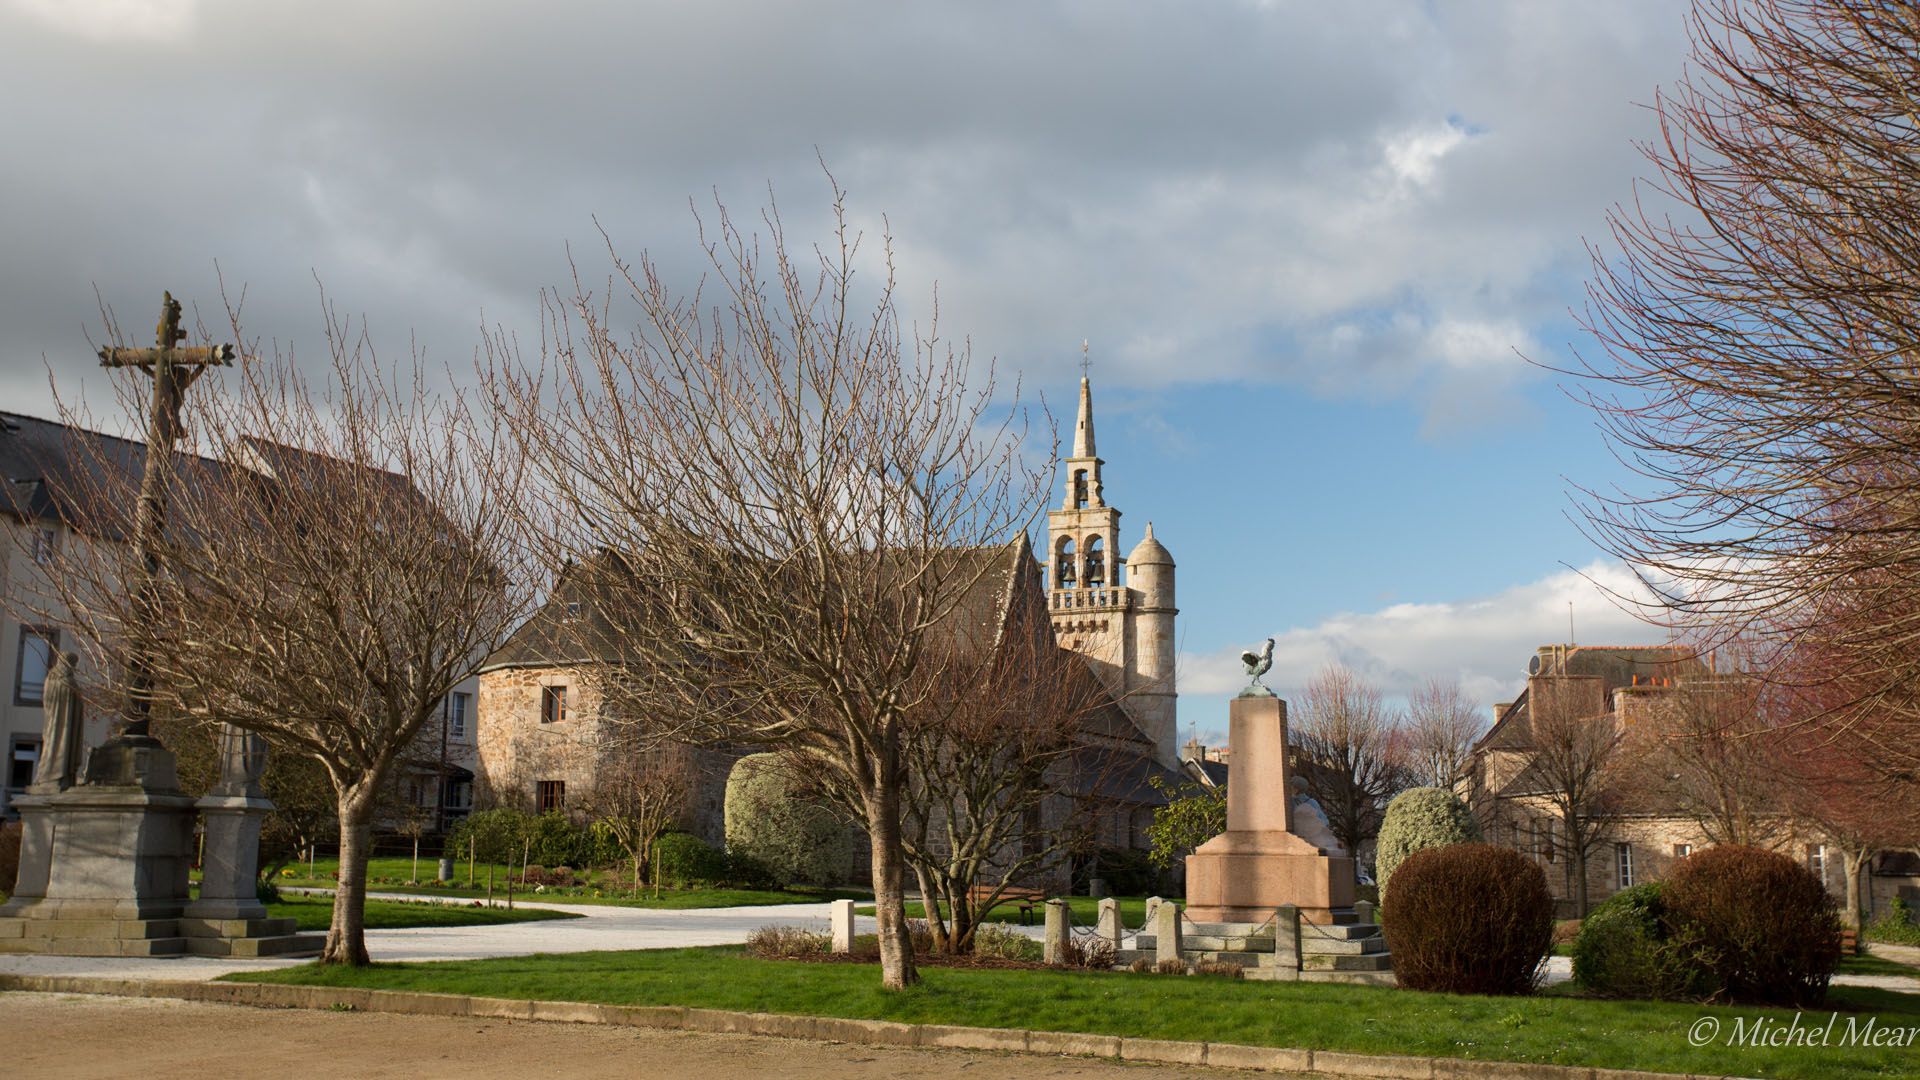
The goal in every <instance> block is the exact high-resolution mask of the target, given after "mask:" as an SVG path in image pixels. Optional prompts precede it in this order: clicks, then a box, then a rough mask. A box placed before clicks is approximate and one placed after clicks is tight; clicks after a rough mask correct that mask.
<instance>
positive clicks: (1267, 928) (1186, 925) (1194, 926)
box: [1181, 920, 1273, 940]
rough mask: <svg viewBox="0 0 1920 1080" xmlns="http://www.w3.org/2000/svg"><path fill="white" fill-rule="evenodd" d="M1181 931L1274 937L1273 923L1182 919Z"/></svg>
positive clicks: (1209, 934)
mask: <svg viewBox="0 0 1920 1080" xmlns="http://www.w3.org/2000/svg"><path fill="white" fill-rule="evenodd" d="M1181 931H1182V932H1183V933H1185V934H1197V935H1200V936H1203V937H1265V938H1267V939H1269V940H1271V939H1272V938H1273V923H1272V922H1271V921H1269V922H1263V923H1250V922H1192V921H1188V920H1182V921H1181Z"/></svg>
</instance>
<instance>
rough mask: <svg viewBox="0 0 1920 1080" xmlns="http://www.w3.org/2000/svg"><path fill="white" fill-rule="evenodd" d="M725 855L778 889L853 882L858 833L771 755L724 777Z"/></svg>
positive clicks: (751, 758)
mask: <svg viewBox="0 0 1920 1080" xmlns="http://www.w3.org/2000/svg"><path fill="white" fill-rule="evenodd" d="M726 831H727V850H728V851H729V852H731V853H733V854H735V855H739V856H744V857H745V858H747V859H750V860H752V862H753V864H754V865H756V866H758V867H760V868H762V869H763V870H764V871H765V873H766V874H767V875H768V876H769V877H770V878H771V879H772V883H773V884H776V885H780V886H786V885H792V884H794V883H796V882H806V883H808V884H811V885H838V884H840V883H842V882H844V881H846V880H847V879H848V878H850V877H852V876H853V860H854V851H855V849H856V847H857V845H858V842H859V840H858V837H859V834H858V832H857V831H856V830H855V829H853V828H852V827H851V826H849V825H847V824H846V823H845V822H843V821H842V820H841V819H840V818H839V817H838V816H837V815H836V814H834V812H833V811H832V810H831V809H829V808H828V807H826V806H825V805H823V804H821V803H820V801H819V800H818V799H815V798H812V797H810V796H809V794H808V792H806V791H805V790H804V789H803V787H802V786H801V785H800V784H798V783H796V782H795V780H794V777H793V774H792V773H791V772H790V771H789V769H788V768H787V767H786V766H785V764H784V763H783V762H782V761H781V759H780V756H779V755H777V754H749V755H747V756H746V757H743V758H741V759H740V760H739V761H737V762H735V763H734V766H733V771H732V772H731V773H729V774H728V775H727V801H726Z"/></svg>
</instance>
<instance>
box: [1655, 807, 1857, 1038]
mask: <svg viewBox="0 0 1920 1080" xmlns="http://www.w3.org/2000/svg"><path fill="white" fill-rule="evenodd" d="M1661 895H1662V898H1663V899H1664V900H1665V902H1666V905H1667V915H1666V923H1667V929H1668V933H1669V936H1670V937H1673V938H1675V939H1677V940H1680V941H1681V942H1682V943H1683V944H1684V946H1685V947H1687V948H1690V949H1693V950H1694V951H1695V954H1696V956H1697V958H1698V963H1699V965H1700V969H1701V971H1702V973H1703V974H1704V975H1705V977H1706V978H1707V979H1708V980H1709V982H1708V983H1707V988H1708V992H1709V994H1710V996H1712V997H1714V998H1716V999H1720V1000H1725V1001H1735V1002H1740V1003H1743V1004H1756V1005H1788V1006H1811V1005H1818V1004H1820V1003H1821V1002H1822V1001H1824V1000H1825V999H1826V996H1827V984H1828V982H1829V980H1831V979H1832V978H1833V970H1834V968H1835V967H1837V966H1839V963H1840V915H1839V912H1838V911H1837V910H1836V908H1835V905H1834V901H1833V897H1832V896H1830V895H1828V893H1827V890H1826V888H1825V887H1824V886H1823V885H1822V884H1821V882H1820V879H1819V878H1817V877H1815V876H1814V875H1813V872H1812V871H1811V870H1808V869H1807V868H1806V867H1804V866H1801V865H1800V864H1799V863H1797V862H1795V861H1793V860H1792V859H1789V858H1787V857H1786V856H1785V855H1782V854H1780V853H1779V852H1775V851H1765V850H1762V849H1760V848H1753V847H1739V846H1734V845H1724V846H1720V847H1710V848H1707V849H1705V850H1704V851H1696V852H1694V853H1693V854H1692V855H1689V856H1687V857H1686V858H1684V859H1682V860H1680V862H1679V864H1678V865H1677V866H1675V867H1674V869H1673V871H1672V872H1671V873H1670V874H1668V875H1667V880H1666V883H1665V886H1664V888H1663V889H1662V894H1661Z"/></svg>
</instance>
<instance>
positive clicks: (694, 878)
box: [653, 832, 728, 889]
mask: <svg viewBox="0 0 1920 1080" xmlns="http://www.w3.org/2000/svg"><path fill="white" fill-rule="evenodd" d="M653 857H654V860H655V862H656V863H658V864H659V872H660V881H661V882H662V883H663V884H666V885H669V886H672V887H673V888H676V889H692V888H699V887H702V886H708V885H719V884H721V883H723V882H725V881H726V880H727V878H728V867H727V857H726V855H725V854H724V853H722V852H719V851H715V850H714V849H713V847H712V846H711V845H709V844H708V843H707V842H706V841H705V840H702V839H700V838H699V837H697V836H695V835H693V834H692V833H683V832H670V833H666V834H664V835H663V836H661V837H660V839H658V840H656V841H654V846H653Z"/></svg>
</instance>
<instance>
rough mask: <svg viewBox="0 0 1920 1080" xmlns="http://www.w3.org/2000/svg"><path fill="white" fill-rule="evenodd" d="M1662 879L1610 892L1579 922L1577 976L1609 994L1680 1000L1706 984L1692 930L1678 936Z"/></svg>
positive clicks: (1575, 948)
mask: <svg viewBox="0 0 1920 1080" xmlns="http://www.w3.org/2000/svg"><path fill="white" fill-rule="evenodd" d="M1661 892H1662V886H1661V885H1660V883H1659V882H1650V883H1648V884H1645V885H1635V886H1634V887H1632V888H1630V889H1622V890H1621V891H1620V892H1617V893H1615V894H1613V895H1612V896H1610V897H1608V898H1607V900H1606V902H1605V903H1603V904H1601V905H1600V906H1599V907H1596V908H1594V909H1593V911H1592V913H1590V914H1589V915H1588V916H1587V918H1586V920H1585V921H1584V922H1582V923H1580V924H1579V927H1580V933H1579V935H1578V936H1577V937H1575V938H1574V942H1573V977H1574V980H1575V981H1577V982H1578V983H1579V984H1580V985H1581V986H1583V987H1585V988H1586V989H1587V990H1589V991H1591V992H1593V993H1596V994H1604V995H1606V996H1609V997H1630V998H1657V999H1661V1000H1668V1001H1671V1000H1678V999H1682V998H1693V997H1699V996H1701V994H1702V993H1703V991H1704V990H1705V988H1706V987H1705V973H1704V971H1703V969H1702V967H1701V965H1700V960H1699V956H1698V952H1697V949H1696V948H1695V942H1694V941H1693V939H1692V935H1691V934H1690V933H1688V932H1685V931H1682V932H1680V933H1679V935H1678V936H1677V937H1676V936H1675V935H1674V933H1673V930H1672V928H1671V927H1670V925H1669V920H1668V916H1667V904H1666V901H1665V899H1663V897H1662V895H1661Z"/></svg>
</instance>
